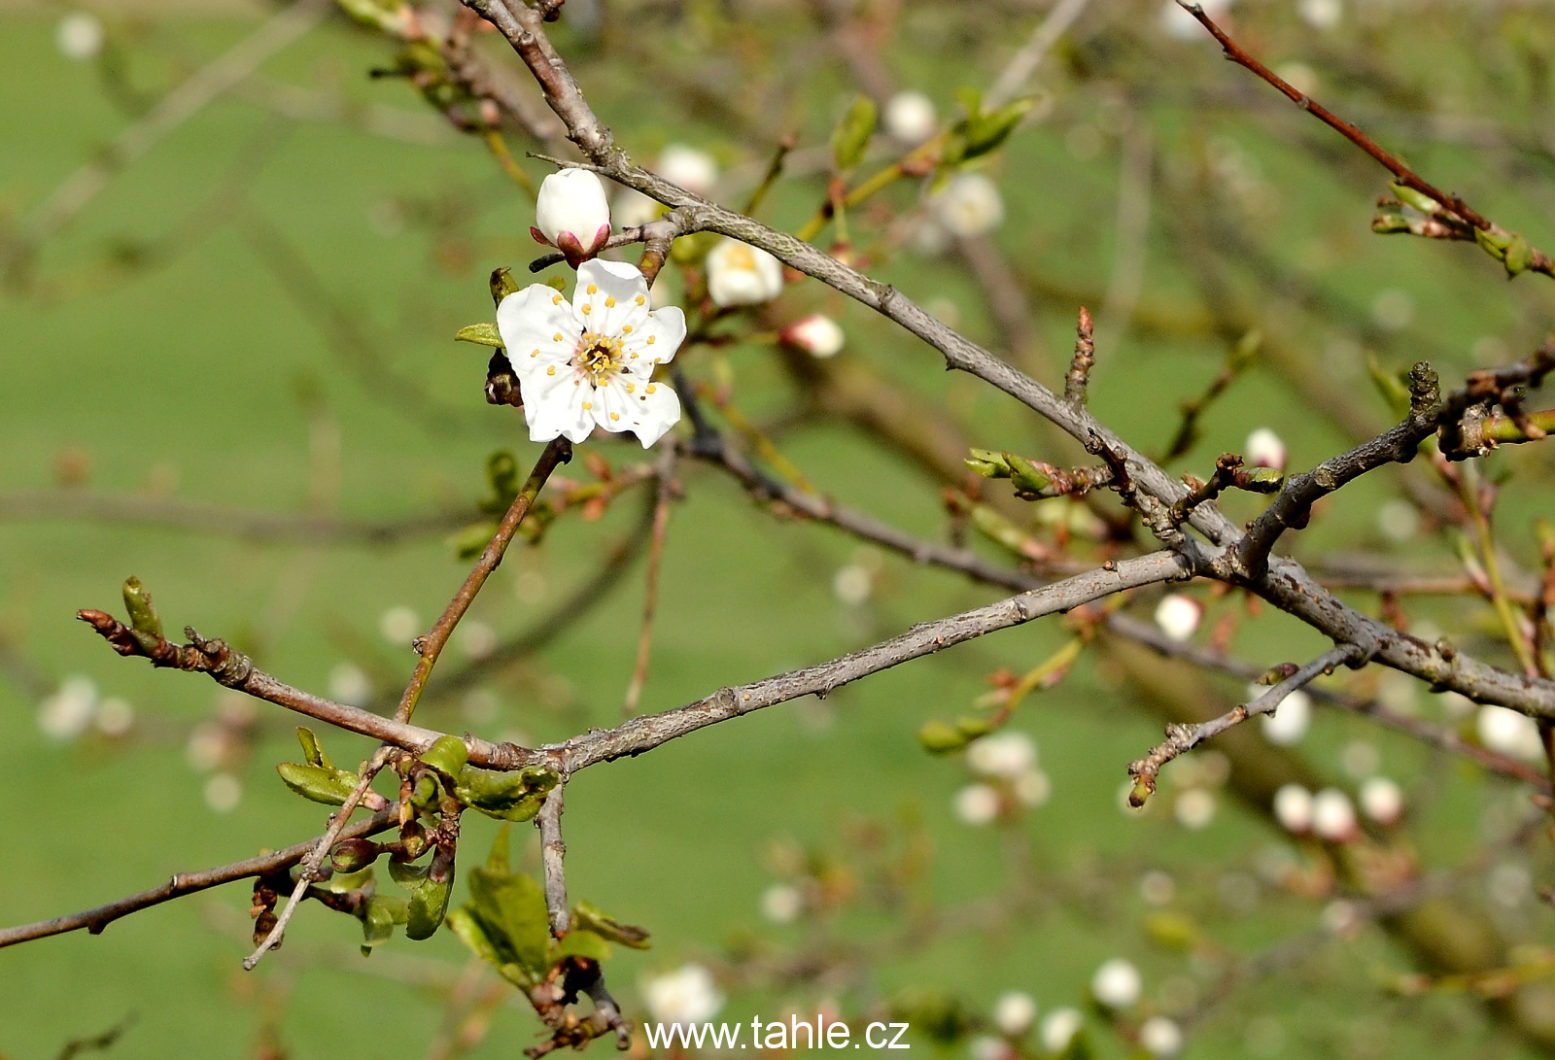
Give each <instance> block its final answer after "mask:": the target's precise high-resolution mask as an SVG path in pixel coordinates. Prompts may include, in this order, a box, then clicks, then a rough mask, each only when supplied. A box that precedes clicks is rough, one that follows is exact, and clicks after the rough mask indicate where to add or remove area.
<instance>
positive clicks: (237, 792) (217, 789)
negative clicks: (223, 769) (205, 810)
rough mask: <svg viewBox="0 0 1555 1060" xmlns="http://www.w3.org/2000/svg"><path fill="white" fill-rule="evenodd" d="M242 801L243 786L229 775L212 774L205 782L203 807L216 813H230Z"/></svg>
mask: <svg viewBox="0 0 1555 1060" xmlns="http://www.w3.org/2000/svg"><path fill="white" fill-rule="evenodd" d="M242 801H243V784H242V782H241V781H239V780H238V778H237V777H235V776H233V775H232V774H231V773H213V774H211V778H210V779H209V780H207V781H206V782H205V805H207V806H209V807H210V808H211V809H212V810H215V811H216V812H217V813H231V812H232V811H233V810H235V809H237V808H238V803H240V802H242Z"/></svg>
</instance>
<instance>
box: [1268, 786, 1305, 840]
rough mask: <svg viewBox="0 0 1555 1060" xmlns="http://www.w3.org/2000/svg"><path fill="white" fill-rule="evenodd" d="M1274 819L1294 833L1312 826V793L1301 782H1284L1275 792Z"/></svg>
mask: <svg viewBox="0 0 1555 1060" xmlns="http://www.w3.org/2000/svg"><path fill="white" fill-rule="evenodd" d="M1274 819H1275V820H1276V821H1278V822H1279V823H1280V827H1281V828H1283V829H1285V831H1287V832H1290V833H1291V834H1292V835H1305V834H1306V833H1307V832H1308V831H1310V830H1311V828H1312V793H1311V792H1310V791H1308V790H1307V789H1306V788H1304V787H1302V786H1301V785H1300V784H1284V785H1281V787H1280V789H1279V790H1278V791H1276V792H1275V793H1274Z"/></svg>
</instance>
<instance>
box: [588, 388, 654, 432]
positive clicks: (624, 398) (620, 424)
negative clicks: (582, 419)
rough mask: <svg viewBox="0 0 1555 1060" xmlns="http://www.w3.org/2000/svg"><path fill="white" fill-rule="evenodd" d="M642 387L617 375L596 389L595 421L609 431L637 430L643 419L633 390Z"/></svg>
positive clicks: (594, 401)
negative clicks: (629, 388)
mask: <svg viewBox="0 0 1555 1060" xmlns="http://www.w3.org/2000/svg"><path fill="white" fill-rule="evenodd" d="M629 386H630V387H631V388H632V391H636V390H638V389H640V388H639V387H637V386H636V385H634V384H633V383H632V382H631V381H630V380H628V379H626V378H623V377H622V376H619V375H618V376H616V377H615V378H614V379H611V380H610V381H609V382H607V383H606V384H605V385H604V386H602V387H600V388H599V389H598V390H596V391H594V400H593V402H592V404H593V406H594V408H593V410H592V411H593V413H594V422H595V423H597V424H599V425H600V427H602V428H604V429H605V430H607V431H635V430H636V429H637V425H638V424H639V423H640V422H641V421H642V413H641V411H639V408H638V403H637V401H636V400H635V399H634V398H633V397H632V391H628V389H627V387H629Z"/></svg>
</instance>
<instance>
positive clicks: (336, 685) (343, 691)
mask: <svg viewBox="0 0 1555 1060" xmlns="http://www.w3.org/2000/svg"><path fill="white" fill-rule="evenodd" d="M329 695H330V698H331V699H337V700H339V701H340V702H342V703H346V704H348V705H350V706H353V707H365V706H366V705H367V702H368V700H370V699H372V696H373V683H372V681H371V680H370V679H369V678H368V676H367V673H366V671H364V670H363V669H362V668H361V667H360V666H358V665H356V664H355V663H349V662H343V663H336V664H335V666H334V667H333V668H332V669H331V670H330V671H329Z"/></svg>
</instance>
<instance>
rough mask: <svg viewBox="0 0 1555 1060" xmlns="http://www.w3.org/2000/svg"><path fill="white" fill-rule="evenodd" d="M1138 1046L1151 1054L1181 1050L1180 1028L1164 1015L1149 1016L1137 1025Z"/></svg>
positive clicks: (1169, 1054)
mask: <svg viewBox="0 0 1555 1060" xmlns="http://www.w3.org/2000/svg"><path fill="white" fill-rule="evenodd" d="M1139 1047H1140V1048H1141V1049H1143V1050H1144V1051H1145V1052H1147V1053H1149V1054H1150V1055H1151V1056H1176V1055H1177V1054H1178V1053H1180V1052H1182V1028H1181V1027H1179V1026H1177V1024H1176V1022H1175V1021H1173V1020H1169V1019H1167V1018H1166V1017H1165V1016H1151V1017H1150V1018H1149V1019H1147V1020H1145V1022H1144V1023H1142V1024H1141V1025H1140V1027H1139Z"/></svg>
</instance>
